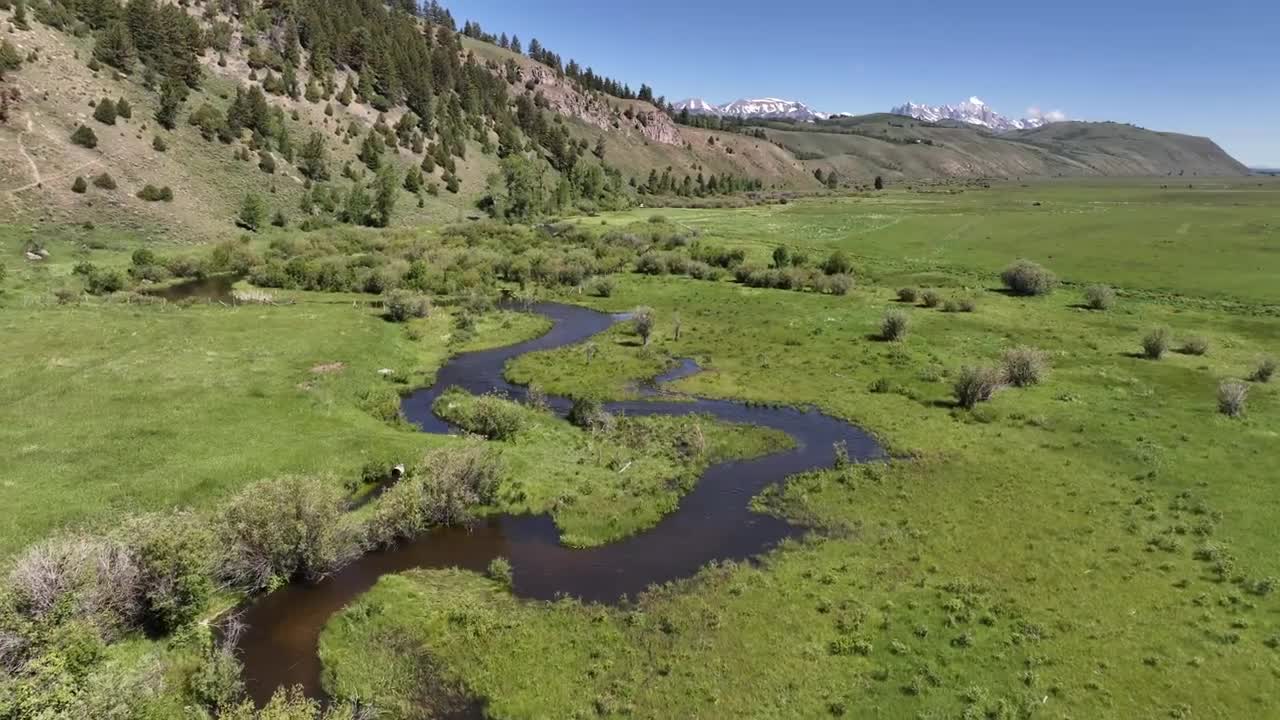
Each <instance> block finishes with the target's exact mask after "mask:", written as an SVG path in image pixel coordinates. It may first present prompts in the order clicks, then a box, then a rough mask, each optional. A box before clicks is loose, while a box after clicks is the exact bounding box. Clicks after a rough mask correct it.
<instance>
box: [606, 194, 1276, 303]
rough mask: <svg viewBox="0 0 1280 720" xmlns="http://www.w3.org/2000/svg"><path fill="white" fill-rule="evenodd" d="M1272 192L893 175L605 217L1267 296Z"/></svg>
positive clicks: (760, 250)
mask: <svg viewBox="0 0 1280 720" xmlns="http://www.w3.org/2000/svg"><path fill="white" fill-rule="evenodd" d="M1178 180H1182V182H1180V183H1179V182H1178ZM1189 183H1190V184H1194V186H1195V187H1194V189H1188V188H1187V185H1188V184H1189ZM1162 185H1168V186H1169V187H1168V189H1163V188H1162V187H1161V186H1162ZM1278 201H1280V183H1278V182H1275V181H1274V180H1271V179H1262V178H1248V179H1235V180H1226V181H1219V180H1212V181H1211V180H1204V179H1200V178H1168V179H1161V180H1136V181H1135V180H1126V181H1120V180H1095V181H1090V182H1088V183H1082V182H1078V181H1077V182H1070V183H1068V182H1065V181H1054V182H1049V181H1039V182H1035V183H1032V184H1028V185H1019V184H1015V183H1001V184H998V185H995V186H994V187H993V188H992V189H989V190H984V189H981V188H970V189H967V190H965V191H964V192H962V193H960V194H947V193H946V192H916V191H908V190H906V189H905V188H901V187H896V188H893V189H891V190H889V191H886V192H883V193H876V194H873V195H870V196H868V197H856V198H847V199H842V200H811V201H799V202H794V203H790V204H787V205H773V206H765V207H751V208H744V209H741V210H728V211H725V210H681V209H662V210H657V211H654V210H635V211H631V212H629V213H618V214H610V215H607V216H606V220H607V221H608V222H609V223H610V225H616V224H618V223H625V222H631V221H636V220H645V219H647V218H648V217H649V216H650V215H652V214H654V213H655V212H656V213H659V214H661V215H663V216H665V217H667V218H669V219H671V220H672V221H674V222H676V223H679V224H681V225H685V226H687V227H688V228H690V229H694V230H697V231H699V232H700V233H701V237H703V238H704V239H705V240H707V241H714V242H719V243H722V244H724V245H728V246H734V247H743V248H745V249H747V250H748V251H749V252H750V254H751V257H752V258H753V259H754V260H755V261H756V262H757V263H758V264H760V265H761V266H766V265H767V264H768V258H769V255H770V253H772V252H773V249H774V247H776V246H777V245H787V246H789V247H792V248H797V249H802V250H804V251H806V252H808V253H809V254H810V257H811V258H814V257H815V256H816V255H818V254H820V253H829V252H831V251H832V250H835V249H843V250H845V251H846V252H849V253H850V254H852V255H854V256H855V257H856V258H857V259H858V260H859V265H858V268H857V270H858V274H859V276H860V277H861V278H862V279H864V280H865V279H871V280H875V281H879V282H883V283H884V284H909V283H915V284H923V285H929V284H936V283H942V282H946V283H951V284H964V285H975V286H978V287H985V286H988V285H993V284H994V283H996V282H997V281H996V275H997V274H998V273H999V271H1000V270H1001V269H1003V268H1004V267H1005V266H1006V265H1008V264H1009V263H1011V262H1013V261H1014V260H1017V259H1018V258H1022V257H1025V258H1030V259H1032V260H1035V261H1037V262H1039V263H1041V264H1043V265H1046V266H1048V267H1049V268H1051V269H1053V270H1054V271H1056V272H1057V273H1058V274H1059V276H1060V277H1062V278H1063V279H1064V280H1065V281H1067V282H1072V283H1091V282H1104V283H1111V284H1114V285H1116V286H1118V287H1124V288H1127V289H1130V290H1133V291H1146V292H1156V293H1163V294H1170V295H1178V296H1191V297H1195V298H1211V299H1218V300H1235V301H1239V302H1242V303H1247V304H1252V305H1268V306H1271V307H1274V306H1275V305H1276V298H1275V291H1274V289H1273V288H1272V285H1273V284H1274V277H1275V274H1276V273H1277V272H1280V254H1277V252H1276V248H1277V247H1278V246H1280V223H1277V221H1276V219H1275V216H1274V213H1273V211H1272V208H1274V207H1275V205H1276V203H1277V202H1278ZM1037 202H1038V203H1041V204H1040V205H1039V206H1036V205H1035V204H1034V203H1037ZM584 222H586V223H587V224H598V222H599V221H597V220H585V221H584Z"/></svg>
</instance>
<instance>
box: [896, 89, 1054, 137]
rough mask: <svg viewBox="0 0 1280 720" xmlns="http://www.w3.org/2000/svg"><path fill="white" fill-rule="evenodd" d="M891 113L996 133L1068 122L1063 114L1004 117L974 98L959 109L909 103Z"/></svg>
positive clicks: (1051, 113) (955, 106)
mask: <svg viewBox="0 0 1280 720" xmlns="http://www.w3.org/2000/svg"><path fill="white" fill-rule="evenodd" d="M889 112H891V113H893V114H894V115H905V116H907V117H913V118H915V119H917V120H924V121H925V122H941V121H943V120H954V121H956V122H962V123H967V124H969V125H979V126H981V127H985V128H987V129H989V130H994V131H995V132H1009V131H1012V130H1033V129H1035V128H1038V127H1043V126H1044V125H1048V124H1049V123H1052V122H1060V121H1063V120H1066V119H1067V118H1066V116H1065V115H1064V114H1063V113H1061V112H1049V113H1040V112H1039V111H1036V112H1035V114H1034V116H1033V117H1027V118H1022V119H1013V118H1009V117H1006V116H1004V115H1001V114H1000V113H998V112H996V111H995V110H993V109H992V108H991V107H990V106H989V105H987V104H986V103H984V102H982V100H980V99H978V98H977V97H971V98H969V99H968V100H965V101H964V102H962V103H960V104H958V105H918V104H916V103H913V102H908V103H905V104H903V105H899V106H897V107H895V108H893V109H892V110H890V111H889Z"/></svg>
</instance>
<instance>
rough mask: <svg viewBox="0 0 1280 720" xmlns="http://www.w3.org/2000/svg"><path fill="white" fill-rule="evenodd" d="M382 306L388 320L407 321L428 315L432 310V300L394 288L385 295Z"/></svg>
mask: <svg viewBox="0 0 1280 720" xmlns="http://www.w3.org/2000/svg"><path fill="white" fill-rule="evenodd" d="M382 307H383V309H384V310H385V311H386V316H387V319H388V320H390V321H392V322H407V321H409V320H410V319H412V318H424V317H426V316H427V314H428V313H430V312H431V301H430V300H429V299H428V298H427V297H426V296H424V295H415V294H414V293H411V292H409V291H408V290H392V291H391V292H389V293H387V294H386V296H385V297H384V299H383V301H382Z"/></svg>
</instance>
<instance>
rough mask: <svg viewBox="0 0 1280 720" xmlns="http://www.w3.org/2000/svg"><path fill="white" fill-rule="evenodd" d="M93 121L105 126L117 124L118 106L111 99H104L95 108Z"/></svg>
mask: <svg viewBox="0 0 1280 720" xmlns="http://www.w3.org/2000/svg"><path fill="white" fill-rule="evenodd" d="M93 119H94V120H97V121H98V122H100V123H102V124H103V125H115V124H116V104H115V103H114V102H112V101H111V98H102V99H101V100H99V101H98V104H97V106H95V107H94V108H93Z"/></svg>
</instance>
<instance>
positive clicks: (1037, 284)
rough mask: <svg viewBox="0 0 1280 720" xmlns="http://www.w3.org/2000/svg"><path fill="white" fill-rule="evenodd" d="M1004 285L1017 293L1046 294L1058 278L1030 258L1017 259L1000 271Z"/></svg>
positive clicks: (1054, 285)
mask: <svg viewBox="0 0 1280 720" xmlns="http://www.w3.org/2000/svg"><path fill="white" fill-rule="evenodd" d="M1000 280H1001V282H1003V283H1004V285H1005V287H1007V288H1009V289H1010V290H1012V291H1013V292H1014V293H1016V294H1018V295H1047V294H1049V293H1051V292H1053V289H1054V288H1055V287H1057V285H1058V278H1057V277H1056V276H1055V275H1054V274H1053V273H1051V272H1049V271H1048V270H1046V269H1045V268H1043V267H1041V266H1039V265H1037V264H1036V263H1033V262H1031V261H1030V260H1019V261H1018V262H1016V263H1014V264H1012V265H1010V266H1009V267H1007V268H1005V270H1004V272H1002V273H1000Z"/></svg>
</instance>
